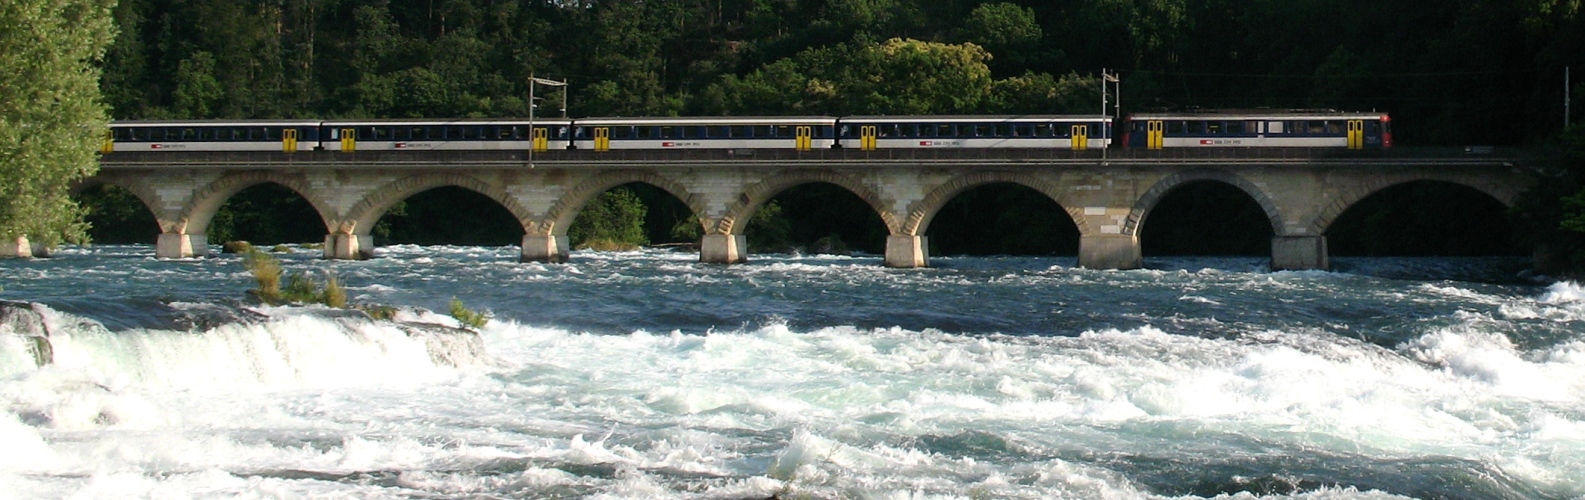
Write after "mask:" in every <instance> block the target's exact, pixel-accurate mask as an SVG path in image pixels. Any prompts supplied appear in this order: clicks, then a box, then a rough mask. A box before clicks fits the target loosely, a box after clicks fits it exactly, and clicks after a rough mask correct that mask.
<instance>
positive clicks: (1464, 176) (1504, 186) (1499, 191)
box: [1307, 172, 1522, 234]
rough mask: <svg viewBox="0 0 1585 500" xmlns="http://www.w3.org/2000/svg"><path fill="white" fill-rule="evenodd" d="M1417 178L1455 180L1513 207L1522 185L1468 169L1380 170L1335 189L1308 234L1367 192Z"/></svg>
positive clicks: (1319, 230) (1323, 228) (1320, 229)
mask: <svg viewBox="0 0 1585 500" xmlns="http://www.w3.org/2000/svg"><path fill="white" fill-rule="evenodd" d="M1418 181H1433V182H1446V183H1449V184H1456V185H1459V186H1463V187H1467V188H1471V189H1474V190H1476V191H1480V192H1482V193H1485V194H1486V195H1487V196H1490V197H1492V198H1493V199H1495V200H1497V201H1498V202H1499V203H1502V205H1503V206H1504V207H1513V204H1514V201H1515V200H1516V199H1518V197H1519V195H1520V194H1521V192H1522V188H1521V187H1519V186H1516V185H1513V183H1503V182H1495V181H1493V180H1492V179H1490V178H1489V177H1483V176H1480V175H1475V174H1471V173H1458V172H1430V173H1428V172H1415V173H1401V174H1392V173H1383V174H1380V175H1373V176H1369V177H1366V178H1364V179H1363V182H1360V183H1358V184H1355V185H1353V186H1351V187H1349V188H1347V189H1342V190H1339V192H1338V193H1337V195H1336V196H1333V197H1332V198H1331V203H1328V204H1327V205H1325V206H1324V207H1322V209H1321V211H1320V213H1319V214H1317V215H1316V217H1315V219H1313V220H1311V221H1310V223H1309V225H1308V226H1307V227H1309V229H1310V231H1311V232H1312V234H1326V231H1327V230H1328V229H1331V227H1332V223H1333V222H1337V218H1338V217H1341V216H1342V215H1343V212H1346V211H1348V209H1349V208H1350V207H1353V206H1354V205H1355V204H1357V203H1359V202H1360V201H1362V200H1364V199H1365V198H1367V197H1369V196H1370V195H1373V194H1376V193H1377V192H1380V191H1381V190H1383V189H1387V188H1390V187H1393V186H1397V185H1401V184H1408V183H1411V182H1418Z"/></svg>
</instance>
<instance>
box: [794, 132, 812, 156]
mask: <svg viewBox="0 0 1585 500" xmlns="http://www.w3.org/2000/svg"><path fill="white" fill-rule="evenodd" d="M810 128H811V127H798V128H797V129H796V134H797V135H796V137H797V138H798V139H797V143H798V150H799V151H808V150H809V148H810V147H812V146H814V144H813V143H814V139H813V138H811V137H810Z"/></svg>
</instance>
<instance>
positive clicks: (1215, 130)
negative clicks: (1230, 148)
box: [1205, 122, 1226, 134]
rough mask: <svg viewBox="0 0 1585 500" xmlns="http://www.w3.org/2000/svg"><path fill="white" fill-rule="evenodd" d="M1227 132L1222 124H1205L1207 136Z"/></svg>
mask: <svg viewBox="0 0 1585 500" xmlns="http://www.w3.org/2000/svg"><path fill="white" fill-rule="evenodd" d="M1225 130H1226V129H1224V128H1223V125H1222V122H1205V133H1207V134H1220V133H1222V132H1224V131H1225Z"/></svg>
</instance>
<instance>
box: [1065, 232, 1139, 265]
mask: <svg viewBox="0 0 1585 500" xmlns="http://www.w3.org/2000/svg"><path fill="white" fill-rule="evenodd" d="M1144 263H1145V259H1144V257H1143V255H1142V254H1141V253H1140V250H1139V237H1137V236H1134V235H1132V234H1097V235H1086V236H1081V237H1079V267H1083V268H1087V269H1139V268H1140V267H1141V266H1143V265H1144Z"/></svg>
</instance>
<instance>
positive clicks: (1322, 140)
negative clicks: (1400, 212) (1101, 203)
mask: <svg viewBox="0 0 1585 500" xmlns="http://www.w3.org/2000/svg"><path fill="white" fill-rule="evenodd" d="M1125 137H1126V140H1125V141H1124V142H1125V144H1127V146H1128V147H1129V148H1135V149H1161V148H1204V147H1250V148H1266V147H1296V148H1348V149H1380V148H1388V147H1392V119H1391V118H1390V117H1388V116H1387V114H1386V113H1376V112H1370V113H1345V112H1337V111H1214V112H1198V113H1140V114H1135V115H1131V116H1129V117H1128V132H1127V134H1126V136H1125Z"/></svg>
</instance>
